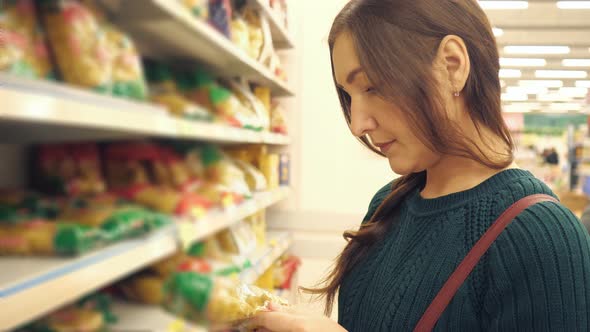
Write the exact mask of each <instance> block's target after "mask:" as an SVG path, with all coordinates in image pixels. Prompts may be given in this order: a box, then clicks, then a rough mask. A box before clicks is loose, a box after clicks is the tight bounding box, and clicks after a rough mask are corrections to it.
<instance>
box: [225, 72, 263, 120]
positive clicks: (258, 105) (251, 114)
mask: <svg viewBox="0 0 590 332" xmlns="http://www.w3.org/2000/svg"><path fill="white" fill-rule="evenodd" d="M228 85H229V86H230V88H231V89H232V91H233V92H234V94H235V95H236V97H238V99H239V100H240V102H241V103H242V109H244V110H246V111H247V113H246V112H244V114H243V115H242V116H243V117H244V120H243V121H242V122H244V123H245V126H244V127H245V128H248V129H253V130H257V131H260V130H263V129H266V130H268V128H269V127H270V118H269V115H268V112H266V110H265V109H264V105H263V104H262V102H261V101H260V100H259V99H258V98H257V97H256V96H255V95H254V94H253V93H252V92H251V91H250V88H249V87H248V85H247V83H245V82H236V81H229V82H228Z"/></svg>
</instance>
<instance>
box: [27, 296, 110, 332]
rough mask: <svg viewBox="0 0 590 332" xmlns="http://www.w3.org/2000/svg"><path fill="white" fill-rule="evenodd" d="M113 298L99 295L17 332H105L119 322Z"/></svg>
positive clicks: (88, 297)
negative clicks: (112, 308) (113, 306)
mask: <svg viewBox="0 0 590 332" xmlns="http://www.w3.org/2000/svg"><path fill="white" fill-rule="evenodd" d="M111 302H112V300H111V298H110V297H108V296H106V295H103V294H100V293H97V294H93V295H89V296H87V297H85V298H83V299H82V300H80V301H78V302H77V303H76V304H72V305H69V306H67V307H65V308H62V309H59V310H57V311H55V312H53V313H51V314H49V315H47V316H46V317H44V318H41V319H40V320H38V321H35V322H33V323H31V324H28V325H27V326H25V327H24V328H22V329H19V330H17V332H82V331H83V332H103V331H108V324H110V323H114V322H116V321H117V317H116V316H115V315H114V314H113V312H112V311H111V308H110V305H111Z"/></svg>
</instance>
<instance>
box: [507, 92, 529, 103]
mask: <svg viewBox="0 0 590 332" xmlns="http://www.w3.org/2000/svg"><path fill="white" fill-rule="evenodd" d="M527 100H529V96H528V95H527V94H526V93H508V92H506V93H503V94H502V101H527Z"/></svg>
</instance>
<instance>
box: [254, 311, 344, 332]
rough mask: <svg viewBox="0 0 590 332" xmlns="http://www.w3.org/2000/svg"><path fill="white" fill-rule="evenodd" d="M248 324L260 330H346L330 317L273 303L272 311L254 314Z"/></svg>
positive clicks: (332, 331) (283, 331) (328, 331)
mask: <svg viewBox="0 0 590 332" xmlns="http://www.w3.org/2000/svg"><path fill="white" fill-rule="evenodd" d="M248 325H249V326H252V327H256V328H257V329H256V331H258V332H346V330H345V329H344V328H343V327H342V326H340V325H338V323H336V322H335V321H333V320H331V319H330V318H328V317H325V316H316V315H311V314H308V313H303V312H301V311H299V310H296V309H294V308H291V307H284V306H276V305H271V310H270V311H266V312H261V313H259V314H257V315H256V316H254V318H252V320H251V321H250V322H249V324H248Z"/></svg>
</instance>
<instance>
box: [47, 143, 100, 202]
mask: <svg viewBox="0 0 590 332" xmlns="http://www.w3.org/2000/svg"><path fill="white" fill-rule="evenodd" d="M36 166H37V170H38V171H37V174H36V175H38V177H37V182H38V183H37V184H38V185H39V187H41V188H42V189H43V190H44V191H46V192H49V193H52V194H67V195H83V194H100V193H103V192H104V191H105V189H106V184H105V182H104V179H103V177H102V172H101V167H100V159H99V153H98V147H97V146H96V145H95V144H91V143H88V144H64V145H59V144H58V145H43V146H41V147H40V148H39V149H38V153H37V165H36Z"/></svg>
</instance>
